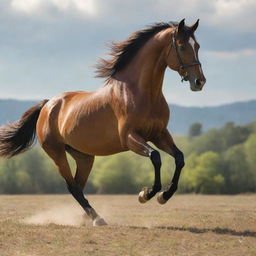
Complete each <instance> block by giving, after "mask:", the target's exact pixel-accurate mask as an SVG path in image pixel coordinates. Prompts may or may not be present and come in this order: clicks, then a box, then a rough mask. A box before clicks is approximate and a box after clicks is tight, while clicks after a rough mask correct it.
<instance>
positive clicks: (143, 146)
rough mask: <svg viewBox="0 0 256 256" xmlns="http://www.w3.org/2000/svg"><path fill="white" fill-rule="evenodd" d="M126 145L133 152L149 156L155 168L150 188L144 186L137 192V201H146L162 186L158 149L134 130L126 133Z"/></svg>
mask: <svg viewBox="0 0 256 256" xmlns="http://www.w3.org/2000/svg"><path fill="white" fill-rule="evenodd" d="M126 138H127V141H126V146H127V147H128V148H129V149H130V150H132V151H133V152H135V153H137V154H139V155H142V156H146V157H149V158H150V160H151V162H152V164H153V166H154V170H155V180H154V184H153V186H152V188H148V187H145V188H143V189H142V191H141V192H140V193H139V202H140V203H146V202H147V201H148V200H149V199H151V198H152V197H153V196H155V194H156V193H157V192H159V191H160V190H161V188H162V186H161V175H160V169H161V157H160V154H159V152H158V151H156V150H155V149H153V148H152V147H151V146H150V145H148V144H147V143H146V141H145V140H144V139H143V138H142V137H141V136H139V135H138V134H137V133H135V132H130V133H128V135H127V137H126Z"/></svg>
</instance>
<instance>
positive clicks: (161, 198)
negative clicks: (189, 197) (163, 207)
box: [157, 192, 167, 204]
mask: <svg viewBox="0 0 256 256" xmlns="http://www.w3.org/2000/svg"><path fill="white" fill-rule="evenodd" d="M163 195H164V192H160V193H159V195H158V196H157V201H158V203H159V204H165V203H166V202H167V200H165V199H164V196H163Z"/></svg>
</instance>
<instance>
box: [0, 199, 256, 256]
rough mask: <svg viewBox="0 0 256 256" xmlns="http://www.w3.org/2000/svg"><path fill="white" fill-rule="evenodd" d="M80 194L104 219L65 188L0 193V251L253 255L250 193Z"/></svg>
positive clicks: (12, 255)
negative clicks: (141, 198)
mask: <svg viewBox="0 0 256 256" xmlns="http://www.w3.org/2000/svg"><path fill="white" fill-rule="evenodd" d="M88 199H89V201H90V202H91V204H92V205H94V206H95V209H96V210H97V211H98V213H99V214H100V215H102V217H104V218H105V220H106V221H107V222H108V223H109V225H108V226H105V227H92V225H91V222H90V221H89V220H88V219H87V218H84V217H83V211H82V210H81V209H80V207H79V206H78V205H77V204H76V202H75V201H74V200H73V198H72V197H71V196H69V195H24V196H23V195H19V196H7V195H3V196H0V207H1V211H0V255H1V256H16V255H17V256H20V255H21V256H23V255H24V256H37V255H38V256H39V255H40V256H44V255H47V256H49V255H62V256H65V255H67V256H80V255H101V256H102V255H104V256H109V255H143V256H144V255H234V256H236V255H239V256H241V255H246V256H247V255H256V195H238V196H199V195H176V196H174V197H173V198H172V199H171V200H170V201H169V202H168V203H167V204H166V205H163V206H162V205H159V204H158V203H157V202H156V200H155V198H154V199H152V200H151V201H149V202H148V203H146V204H144V205H141V204H139V203H138V201H137V196H133V195H132V196H131V195H122V196H118V195H113V196H112V195H111V196H108V195H104V196H100V195H97V196H88Z"/></svg>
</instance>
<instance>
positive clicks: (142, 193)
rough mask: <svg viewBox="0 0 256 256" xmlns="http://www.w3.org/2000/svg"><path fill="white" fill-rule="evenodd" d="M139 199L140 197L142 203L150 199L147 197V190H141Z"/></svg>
mask: <svg viewBox="0 0 256 256" xmlns="http://www.w3.org/2000/svg"><path fill="white" fill-rule="evenodd" d="M138 199H139V202H140V203H141V204H145V203H146V202H147V201H148V200H147V198H146V191H145V190H142V191H140V193H139V198H138Z"/></svg>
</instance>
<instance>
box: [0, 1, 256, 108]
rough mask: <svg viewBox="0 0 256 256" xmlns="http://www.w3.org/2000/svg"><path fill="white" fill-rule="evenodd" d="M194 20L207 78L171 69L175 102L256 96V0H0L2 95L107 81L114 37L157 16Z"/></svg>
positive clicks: (170, 94)
mask: <svg viewBox="0 0 256 256" xmlns="http://www.w3.org/2000/svg"><path fill="white" fill-rule="evenodd" d="M183 18H185V19H186V24H187V25H192V24H193V23H194V22H195V21H196V20H197V19H198V18H199V19H200V25H199V27H198V29H197V31H196V38H197V41H198V42H199V43H200V45H201V48H200V51H199V59H200V61H201V63H202V67H203V70H204V74H205V76H206V79H207V82H206V84H205V86H204V89H203V91H201V92H192V91H191V90H190V87H189V84H188V83H181V81H180V76H179V75H178V74H177V72H174V71H172V70H170V69H168V70H166V73H165V79H164V89H163V90H164V94H165V96H166V99H167V101H168V102H169V103H173V104H179V105H183V106H215V105H221V104H226V103H231V102H235V101H247V100H251V99H256V70H255V68H256V29H255V28H256V27H255V24H256V1H255V0H140V1H138V0H129V1H121V0H8V1H7V0H0V98H16V99H42V98H51V97H53V96H55V95H57V94H60V93H62V92H65V91H74V90H85V91H92V90H95V89H96V88H98V87H100V86H102V85H103V83H104V79H99V78H95V77H94V76H95V72H94V67H93V65H94V64H95V63H96V62H97V58H99V57H107V53H108V48H107V47H106V43H108V42H111V41H123V40H125V39H126V38H127V37H128V36H129V35H130V34H131V33H132V32H134V31H136V30H140V29H142V28H145V27H146V26H147V25H150V24H152V23H155V22H168V21H180V20H181V19H183Z"/></svg>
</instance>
